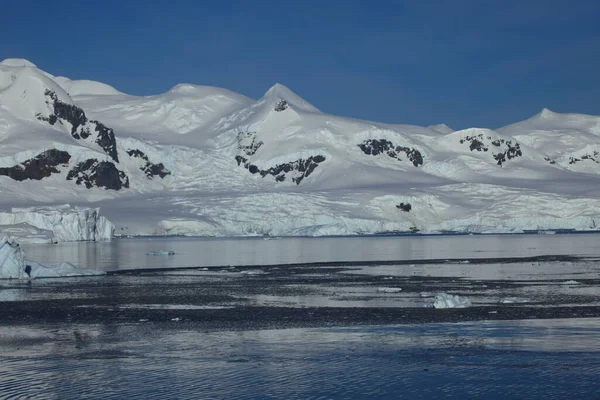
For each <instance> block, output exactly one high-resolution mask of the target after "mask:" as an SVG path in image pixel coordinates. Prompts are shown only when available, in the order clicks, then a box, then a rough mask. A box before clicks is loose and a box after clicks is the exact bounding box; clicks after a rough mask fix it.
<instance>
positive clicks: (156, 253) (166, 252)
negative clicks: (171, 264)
mask: <svg viewBox="0 0 600 400" xmlns="http://www.w3.org/2000/svg"><path fill="white" fill-rule="evenodd" d="M174 254H175V252H174V251H173V250H153V251H150V252H148V253H147V254H146V255H148V256H172V255H174Z"/></svg>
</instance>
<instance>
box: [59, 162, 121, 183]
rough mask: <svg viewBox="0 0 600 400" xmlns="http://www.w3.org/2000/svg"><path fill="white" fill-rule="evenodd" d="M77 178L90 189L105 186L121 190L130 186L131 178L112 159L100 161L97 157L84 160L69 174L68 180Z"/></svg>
mask: <svg viewBox="0 0 600 400" xmlns="http://www.w3.org/2000/svg"><path fill="white" fill-rule="evenodd" d="M73 179H75V183H77V184H78V185H81V184H84V185H85V187H87V188H88V189H90V188H92V187H104V188H106V189H112V190H120V189H122V188H128V187H129V178H128V177H127V175H125V173H124V172H123V171H119V170H118V169H117V167H116V166H115V164H113V163H112V162H110V161H98V160H97V159H95V158H90V159H88V160H85V161H82V162H80V163H79V164H77V165H76V166H75V167H73V169H71V171H69V173H68V174H67V180H73Z"/></svg>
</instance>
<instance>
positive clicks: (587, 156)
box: [569, 151, 600, 164]
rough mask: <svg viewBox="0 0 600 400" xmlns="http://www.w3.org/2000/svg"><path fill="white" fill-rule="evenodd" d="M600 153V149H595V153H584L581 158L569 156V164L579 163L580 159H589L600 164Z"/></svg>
mask: <svg viewBox="0 0 600 400" xmlns="http://www.w3.org/2000/svg"><path fill="white" fill-rule="evenodd" d="M598 156H599V153H598V151H594V153H593V155H591V154H587V153H586V154H584V155H582V156H581V158H575V157H569V164H575V163H578V162H580V161H584V160H589V161H593V162H595V163H596V164H600V160H599V159H598V158H599V157H598Z"/></svg>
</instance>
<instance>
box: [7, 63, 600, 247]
mask: <svg viewBox="0 0 600 400" xmlns="http://www.w3.org/2000/svg"><path fill="white" fill-rule="evenodd" d="M46 90H51V91H52V92H54V93H55V94H56V96H57V98H58V99H59V100H60V101H61V102H63V103H66V104H70V105H74V106H77V107H80V108H81V109H82V110H83V111H84V112H85V115H86V117H87V119H88V120H90V121H91V120H98V121H99V122H101V123H102V124H104V125H105V126H107V127H109V128H112V129H113V130H114V135H115V137H116V143H117V151H118V159H119V161H118V162H115V166H116V168H117V170H118V171H120V172H122V173H123V174H125V175H126V176H127V178H128V180H129V187H128V188H122V189H121V190H118V191H117V190H108V189H105V188H102V187H100V188H98V187H92V188H90V189H88V188H86V187H85V185H83V184H82V185H78V184H76V182H75V180H67V179H66V175H67V174H68V172H69V171H71V169H72V168H73V167H75V166H76V165H77V164H78V163H81V162H83V161H85V160H88V159H91V158H93V159H97V160H99V161H111V159H110V157H108V155H107V154H106V153H105V152H104V151H103V150H102V148H101V147H100V146H99V145H98V143H97V142H95V141H94V140H90V139H88V140H77V139H75V138H74V137H73V136H72V134H71V125H70V124H69V123H68V122H64V123H62V122H57V123H55V124H53V125H51V124H50V123H48V122H47V121H44V120H40V119H39V118H38V116H40V115H41V116H43V117H47V116H49V115H50V113H51V112H52V107H51V105H50V104H49V102H48V98H47V96H46V95H45V94H44V93H45V92H46ZM282 104H285V106H284V107H283V108H284V109H283V110H280V111H276V109H277V108H278V106H280V105H282ZM89 126H90V128H91V129H92V130H93V129H94V127H97V125H93V124H92V125H89ZM81 129H82V128H81V127H80V128H79V131H78V132H81ZM599 139H600V117H597V116H590V115H581V114H560V113H555V112H552V111H549V110H547V109H544V110H542V111H541V112H540V113H539V114H537V115H535V116H533V117H531V118H530V119H528V120H525V121H521V122H517V123H515V124H512V125H509V126H507V127H504V128H501V129H497V130H491V129H484V128H470V129H463V130H459V131H453V130H452V129H451V128H449V127H448V126H446V125H444V124H440V125H433V126H430V127H419V126H412V125H399V124H398V125H394V124H384V123H378V122H373V121H363V120H357V119H353V118H346V117H341V116H333V115H329V114H326V113H324V112H322V111H320V110H319V109H317V108H316V107H314V106H312V105H311V104H310V103H309V102H308V101H307V100H305V99H303V98H302V97H300V96H299V95H297V94H295V93H294V92H292V91H291V90H290V89H288V88H286V87H285V86H283V85H281V84H275V85H274V86H273V87H271V88H270V89H268V90H267V91H266V92H265V94H264V96H263V97H261V98H260V99H258V100H253V99H250V98H248V97H246V96H243V95H241V94H238V93H235V92H232V91H230V90H227V89H222V88H216V87H211V86H200V85H195V84H179V85H176V86H175V87H173V88H172V89H171V90H169V91H168V92H166V93H162V94H156V95H152V96H132V95H129V94H125V93H122V92H120V91H119V90H118V89H116V88H112V87H111V86H109V85H106V84H103V83H100V82H93V81H88V80H70V79H69V78H65V77H55V76H53V75H51V74H49V73H47V72H45V71H43V70H41V69H39V68H38V67H36V66H35V65H34V64H33V63H31V62H28V61H27V60H19V59H8V60H5V61H3V62H1V63H0V193H1V196H0V208H3V209H4V210H5V211H7V212H4V213H2V214H0V224H2V225H3V226H4V232H5V233H4V234H6V235H9V236H13V237H19V236H20V237H23V238H24V239H23V240H28V241H44V240H46V239H47V240H59V241H60V240H104V239H108V238H109V237H110V236H111V230H112V226H111V225H110V223H109V222H108V221H105V220H102V217H98V216H97V215H98V214H97V212H96V211H87V213H88V214H86V212H83V211H70V212H69V213H66V214H68V215H71V217H67V216H65V215H63V214H65V212H64V210H63V209H61V205H62V204H65V203H69V204H73V205H74V206H75V207H81V209H87V210H97V209H98V208H101V209H102V215H104V216H106V218H108V220H110V221H112V223H113V224H114V225H115V228H116V230H115V233H116V234H117V235H151V234H161V235H162V234H167V235H203V236H236V235H272V236H285V235H309V236H318V235H353V234H371V233H378V232H407V231H420V232H444V231H458V232H484V233H493V232H523V231H526V230H532V231H548V230H559V229H575V230H596V229H598V225H599V224H600V218H599V216H600V189H599V188H600V186H598V179H600V144H598V143H600V142H599ZM369 140H377V141H387V142H389V143H392V145H393V149H388V150H384V151H383V152H380V154H377V155H372V154H365V152H364V151H363V150H362V149H361V148H360V147H359V145H361V144H365V143H366V142H367V141H369ZM474 140H475V141H476V142H474ZM381 143H383V142H381ZM517 143H518V145H519V147H518V150H519V152H520V153H519V155H515V154H516V151H517V149H516V148H514V147H512V146H515V145H516V144H517ZM511 148H513V151H514V153H512V154H511V153H510V149H511ZM49 149H57V150H61V151H66V152H68V153H69V154H70V156H71V159H70V160H69V162H68V164H66V165H58V166H56V170H57V172H56V173H52V174H51V175H50V176H49V177H45V178H43V179H41V180H32V179H26V180H23V181H16V180H14V179H12V178H10V177H8V176H4V175H6V173H3V172H2V171H3V168H11V167H14V166H18V165H22V163H27V162H28V160H31V159H32V158H34V157H36V156H37V155H38V154H40V153H42V152H44V151H46V150H49ZM133 150H139V151H142V152H143V153H144V154H145V156H146V157H147V159H148V161H146V160H145V159H142V158H140V157H134V156H130V155H129V153H128V152H131V151H133ZM412 151H418V152H419V154H421V156H422V161H423V163H422V165H418V166H415V165H414V164H413V161H412V160H411V159H410V157H409V154H408V153H407V152H412ZM236 156H238V157H243V158H244V160H245V161H242V162H240V164H241V165H238V161H236ZM502 156H503V157H504V160H503V161H502V162H501V165H499V163H498V158H502ZM509 156H510V157H509ZM513 156H514V157H513ZM311 157H313V158H314V157H317V158H318V157H324V161H322V162H320V163H318V165H317V166H316V167H315V168H314V169H312V170H311V173H310V175H309V176H304V175H303V174H304V171H305V170H306V168H304V170H303V171H301V170H298V168H297V164H298V162H299V160H304V161H302V162H306V160H308V159H310V158H311ZM238 160H239V159H238ZM147 162H148V163H154V164H158V163H162V164H163V167H164V168H166V170H168V171H169V173H170V174H169V175H166V176H164V177H163V178H160V177H158V176H153V177H151V178H148V176H147V175H146V173H145V172H144V171H142V169H143V168H144V167H145V166H146V164H147ZM288 163H290V164H289V165H291V167H289V168H290V169H294V168H293V167H294V165H295V166H296V168H295V169H294V170H292V171H288V172H286V173H282V172H281V168H283V167H281V166H282V165H285V164H288ZM294 163H296V164H294ZM244 164H247V165H248V168H245V167H244ZM251 166H252V168H255V169H256V170H260V171H264V176H262V175H263V174H261V173H260V172H257V171H255V172H256V173H251V171H250V167H251ZM271 168H273V169H277V168H280V170H279V174H275V175H277V176H278V178H279V179H280V180H281V178H282V177H283V178H285V179H284V180H283V181H280V182H278V181H276V179H275V178H276V176H275V175H271V174H269V173H268V171H269V169H271ZM298 178H302V180H301V182H300V183H299V184H296V182H295V181H293V179H298ZM400 203H405V204H406V203H409V204H411V210H410V211H409V212H406V211H402V210H401V209H399V208H397V207H396V206H397V205H399V204H400ZM15 207H19V208H31V209H32V210H37V211H28V212H24V211H14V212H8V211H9V210H11V209H12V208H15ZM40 207H42V208H43V211H39V210H40ZM52 210H56V211H57V214H55V215H54V214H52ZM94 212H96V216H94V215H92V214H94ZM11 214H15V215H14V216H11ZM17 214H18V216H16V215H17ZM25 215H28V216H27V217H25ZM51 215H53V216H51ZM60 215H63V217H59V216H60ZM60 218H63V220H61V221H58V222H56V220H57V219H60ZM69 218H72V219H71V220H69ZM76 221H78V222H76ZM94 226H95V228H93V227H94ZM19 231H21V232H23V233H22V234H19ZM48 232H52V234H50V233H48Z"/></svg>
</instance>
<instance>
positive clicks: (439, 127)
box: [428, 124, 454, 134]
mask: <svg viewBox="0 0 600 400" xmlns="http://www.w3.org/2000/svg"><path fill="white" fill-rule="evenodd" d="M428 128H429V129H433V130H434V131H437V132H439V133H443V134H448V133H452V132H454V129H452V128H450V127H449V126H448V125H446V124H438V125H429V126H428Z"/></svg>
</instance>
